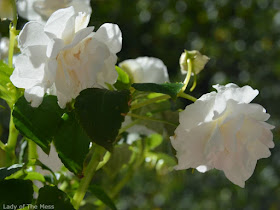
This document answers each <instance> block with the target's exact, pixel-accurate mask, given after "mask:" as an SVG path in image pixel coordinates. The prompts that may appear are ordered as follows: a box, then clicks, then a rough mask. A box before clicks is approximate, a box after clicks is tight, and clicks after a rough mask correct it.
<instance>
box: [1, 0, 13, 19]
mask: <svg viewBox="0 0 280 210" xmlns="http://www.w3.org/2000/svg"><path fill="white" fill-rule="evenodd" d="M13 18H14V11H13V5H12V2H11V0H0V19H1V20H2V19H4V20H5V19H9V20H13Z"/></svg>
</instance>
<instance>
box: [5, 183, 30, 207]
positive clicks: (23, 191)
mask: <svg viewBox="0 0 280 210" xmlns="http://www.w3.org/2000/svg"><path fill="white" fill-rule="evenodd" d="M32 199H33V186H32V181H30V180H21V179H10V180H2V181H0V209H5V207H4V206H5V205H12V204H13V205H17V207H18V206H19V205H23V204H30V203H31V202H32ZM6 209H7V207H6Z"/></svg>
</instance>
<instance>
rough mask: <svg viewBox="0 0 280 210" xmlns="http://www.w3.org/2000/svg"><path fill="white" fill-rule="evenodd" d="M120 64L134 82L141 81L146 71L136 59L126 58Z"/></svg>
mask: <svg viewBox="0 0 280 210" xmlns="http://www.w3.org/2000/svg"><path fill="white" fill-rule="evenodd" d="M119 66H120V67H121V68H122V69H123V70H124V71H125V72H127V74H128V75H129V77H130V78H131V80H132V82H133V83H141V82H143V78H144V71H143V69H142V67H141V65H140V64H139V63H138V62H136V60H135V59H129V60H125V61H123V62H121V63H119Z"/></svg>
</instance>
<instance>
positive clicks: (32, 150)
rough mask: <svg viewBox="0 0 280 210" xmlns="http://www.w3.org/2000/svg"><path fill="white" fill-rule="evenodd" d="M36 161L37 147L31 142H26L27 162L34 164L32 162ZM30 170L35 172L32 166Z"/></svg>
mask: <svg viewBox="0 0 280 210" xmlns="http://www.w3.org/2000/svg"><path fill="white" fill-rule="evenodd" d="M37 159H38V154H37V145H36V143H35V142H33V141H32V140H30V139H29V140H28V161H29V162H30V163H32V162H35V161H34V160H37ZM32 169H33V170H35V166H32Z"/></svg>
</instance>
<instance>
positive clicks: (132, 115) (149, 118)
mask: <svg viewBox="0 0 280 210" xmlns="http://www.w3.org/2000/svg"><path fill="white" fill-rule="evenodd" d="M127 116H131V117H135V118H138V119H141V120H150V121H155V122H160V123H165V124H168V125H173V126H175V127H177V126H178V125H176V124H174V123H171V122H167V121H164V120H159V119H155V118H151V117H146V116H141V115H137V114H132V113H127Z"/></svg>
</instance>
